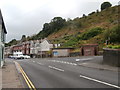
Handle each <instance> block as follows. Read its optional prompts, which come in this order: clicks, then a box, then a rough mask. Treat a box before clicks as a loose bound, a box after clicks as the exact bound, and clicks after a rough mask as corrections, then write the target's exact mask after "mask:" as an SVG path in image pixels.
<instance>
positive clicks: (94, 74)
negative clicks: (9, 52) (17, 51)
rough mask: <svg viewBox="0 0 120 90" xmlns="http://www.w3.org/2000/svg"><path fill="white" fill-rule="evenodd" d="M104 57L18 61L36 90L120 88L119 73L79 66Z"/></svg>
mask: <svg viewBox="0 0 120 90" xmlns="http://www.w3.org/2000/svg"><path fill="white" fill-rule="evenodd" d="M101 59H102V57H101V56H98V57H95V56H91V57H72V58H71V57H69V58H47V59H40V58H39V59H24V60H17V62H18V63H19V64H20V65H21V67H22V68H23V70H24V71H25V72H26V74H27V75H28V77H29V78H30V80H31V81H32V83H33V84H34V86H35V87H36V88H118V72H114V71H109V70H99V69H95V68H88V67H84V66H80V65H78V64H79V63H83V62H88V61H95V60H98V61H99V60H101Z"/></svg>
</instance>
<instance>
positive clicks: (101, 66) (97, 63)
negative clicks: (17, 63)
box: [78, 60, 120, 72]
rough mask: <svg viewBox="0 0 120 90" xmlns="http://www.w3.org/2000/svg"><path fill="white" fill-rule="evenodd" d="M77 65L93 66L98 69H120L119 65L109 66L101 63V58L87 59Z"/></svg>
mask: <svg viewBox="0 0 120 90" xmlns="http://www.w3.org/2000/svg"><path fill="white" fill-rule="evenodd" d="M78 65H80V66H84V67H88V68H95V69H99V70H110V71H116V72H118V71H120V67H115V66H110V65H106V64H104V63H103V61H102V60H93V61H87V62H83V63H79V64H78Z"/></svg>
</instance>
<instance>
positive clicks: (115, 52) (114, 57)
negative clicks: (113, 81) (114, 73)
mask: <svg viewBox="0 0 120 90" xmlns="http://www.w3.org/2000/svg"><path fill="white" fill-rule="evenodd" d="M103 51H104V52H103V64H108V65H112V66H119V67H120V49H107V48H104V49H103Z"/></svg>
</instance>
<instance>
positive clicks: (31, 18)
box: [0, 0, 119, 42]
mask: <svg viewBox="0 0 120 90" xmlns="http://www.w3.org/2000/svg"><path fill="white" fill-rule="evenodd" d="M104 1H106V0H0V7H1V11H2V14H3V18H4V22H5V25H6V29H7V31H8V34H7V42H8V41H10V40H12V39H13V38H15V39H21V36H22V35H23V34H24V35H27V36H28V35H33V34H36V33H38V32H39V31H40V30H41V29H42V26H43V24H44V23H46V22H50V20H51V19H53V18H54V17H56V16H60V17H63V18H65V19H67V18H71V19H73V18H76V17H81V16H82V15H83V14H86V15H87V14H89V13H90V12H92V11H96V10H97V9H99V10H100V5H101V3H103V2H104ZM108 1H109V2H111V3H112V5H113V6H114V5H118V1H119V0H108Z"/></svg>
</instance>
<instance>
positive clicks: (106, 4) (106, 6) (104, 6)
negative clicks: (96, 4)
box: [101, 2, 112, 10]
mask: <svg viewBox="0 0 120 90" xmlns="http://www.w3.org/2000/svg"><path fill="white" fill-rule="evenodd" d="M111 6H112V4H111V3H110V2H103V3H102V4H101V10H104V9H106V8H108V7H111Z"/></svg>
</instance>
